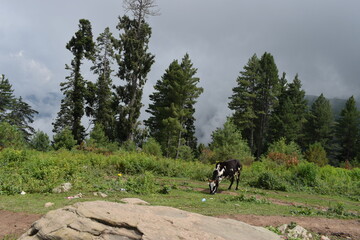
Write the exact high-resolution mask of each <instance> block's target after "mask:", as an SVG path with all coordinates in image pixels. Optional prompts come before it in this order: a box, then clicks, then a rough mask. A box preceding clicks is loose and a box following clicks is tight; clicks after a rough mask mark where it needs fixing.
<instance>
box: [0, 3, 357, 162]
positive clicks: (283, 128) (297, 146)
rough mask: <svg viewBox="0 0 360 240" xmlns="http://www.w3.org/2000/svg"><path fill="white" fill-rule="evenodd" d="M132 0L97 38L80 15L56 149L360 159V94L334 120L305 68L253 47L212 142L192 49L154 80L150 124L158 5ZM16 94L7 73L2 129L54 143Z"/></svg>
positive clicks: (38, 144)
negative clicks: (284, 66) (199, 126)
mask: <svg viewBox="0 0 360 240" xmlns="http://www.w3.org/2000/svg"><path fill="white" fill-rule="evenodd" d="M124 7H125V9H126V10H127V12H131V13H132V16H127V15H124V16H122V17H119V22H118V24H117V27H116V28H117V30H118V31H119V33H118V37H114V34H113V33H111V32H110V29H109V28H105V30H104V32H103V33H101V34H100V35H99V36H98V37H97V38H96V40H94V38H93V34H92V27H91V23H90V21H89V20H86V19H81V20H80V21H79V29H78V31H76V32H75V34H74V36H73V37H72V38H71V39H70V41H69V42H68V43H67V44H66V49H67V50H69V51H70V52H71V53H72V54H73V59H72V61H71V62H70V64H67V65H66V69H67V70H68V71H69V75H68V76H67V77H66V80H65V81H64V82H62V83H61V84H60V87H61V91H62V93H63V96H64V98H63V99H62V101H61V106H60V111H59V112H58V114H57V118H56V119H55V121H54V123H53V132H54V138H53V141H52V143H51V147H52V148H54V149H60V148H68V149H71V148H72V147H74V146H75V145H78V146H81V147H82V148H95V149H96V148H97V149H100V148H105V149H117V148H118V146H122V147H124V148H128V149H136V148H143V149H144V148H146V149H147V151H149V152H152V153H153V154H155V155H164V156H166V157H171V158H183V159H186V160H194V159H199V160H200V161H203V162H215V161H218V160H224V159H225V158H230V157H236V158H240V159H242V160H244V161H252V160H253V159H254V158H255V159H261V157H262V156H264V157H266V158H271V159H273V160H276V161H283V162H294V163H295V162H296V161H295V160H294V159H295V158H296V160H298V159H302V158H304V157H305V158H306V159H307V160H309V161H314V162H316V163H318V164H319V165H323V164H327V163H330V164H332V165H336V166H337V165H339V164H342V163H345V162H347V163H348V164H349V163H351V164H353V165H359V162H360V160H359V159H360V148H359V147H358V146H360V145H359V141H360V134H359V133H360V129H359V126H360V114H359V111H358V110H357V108H356V103H355V99H354V97H350V98H349V99H348V101H347V103H346V106H345V107H344V109H343V110H342V112H341V114H340V117H339V118H338V119H333V114H332V110H331V106H330V103H329V101H328V100H327V99H326V98H325V96H324V95H323V94H321V95H320V96H319V97H318V98H317V99H316V101H315V102H314V103H313V104H312V105H311V106H310V107H308V104H307V101H306V100H305V91H304V90H303V89H302V85H301V81H300V79H299V77H298V75H296V76H295V77H294V79H293V80H292V81H288V79H287V78H286V74H285V73H282V74H279V71H278V68H277V66H276V63H275V60H274V58H273V56H272V55H271V54H270V53H264V54H263V55H262V56H261V57H260V58H259V57H258V56H257V55H253V56H252V57H251V58H250V59H249V61H248V63H247V64H246V65H245V66H244V67H243V69H242V70H241V71H240V73H239V76H238V78H237V79H236V83H237V85H236V87H235V88H233V94H232V96H230V97H229V100H230V101H229V104H228V107H229V109H231V110H232V111H233V114H232V115H231V116H229V117H228V120H227V122H226V123H225V124H224V126H223V127H221V128H218V129H216V130H215V131H214V132H213V133H212V142H211V143H210V144H209V145H208V146H205V145H203V144H200V145H198V143H197V139H196V137H195V120H196V119H195V118H194V113H195V104H196V102H197V99H198V97H199V96H200V95H201V93H202V92H203V89H202V88H201V87H198V86H197V84H198V83H199V81H200V79H199V78H198V77H196V73H197V68H195V67H194V66H193V64H192V62H191V59H190V56H189V55H188V54H185V55H184V57H183V58H182V59H181V61H179V60H174V61H173V62H171V63H170V65H169V67H168V68H167V69H166V71H165V73H164V74H163V76H162V77H161V79H160V80H158V81H157V83H156V84H155V86H154V89H155V91H154V92H153V93H152V94H151V95H150V100H151V103H150V104H149V106H148V108H147V109H146V112H148V113H149V114H150V117H149V118H148V119H147V120H145V121H144V125H145V126H142V124H141V122H140V121H139V116H140V110H141V108H142V107H143V106H142V103H141V100H142V95H143V87H144V85H145V83H146V81H147V74H148V73H149V72H150V70H151V66H152V65H153V63H154V61H155V56H154V55H153V54H152V53H150V52H149V42H150V38H151V27H150V25H149V24H148V23H147V22H146V17H148V16H152V15H156V14H157V13H158V12H157V11H156V10H154V9H155V8H156V5H155V2H154V0H129V1H124ZM84 61H90V63H92V67H91V69H90V70H91V71H92V72H93V73H94V74H95V75H96V78H97V80H96V82H92V81H90V80H87V79H84V77H83V75H82V72H83V71H84V69H83V63H84ZM12 92H13V90H12V89H11V85H10V84H9V82H8V80H6V79H5V77H2V80H1V85H0V94H1V95H0V98H1V99H0V101H1V105H0V120H1V122H2V125H1V127H2V128H4V129H8V130H7V131H8V132H9V131H10V132H11V131H13V130H14V129H13V128H15V130H16V129H20V130H21V131H22V133H23V134H24V135H23V137H25V139H26V141H27V142H28V143H30V144H31V146H33V147H34V148H36V149H38V150H48V149H49V148H50V140H49V137H48V136H47V135H46V134H44V133H43V132H41V131H39V132H37V133H36V134H34V133H35V131H34V129H32V128H31V127H30V123H31V122H32V121H33V116H34V114H36V113H37V112H36V111H35V110H32V109H31V108H30V107H29V105H27V104H26V103H24V102H23V101H22V99H21V98H20V99H15V98H14V97H13V96H12ZM85 116H86V117H88V118H89V119H90V120H91V123H92V126H93V128H92V130H91V131H90V135H89V137H87V129H86V127H85V126H83V124H82V119H83V118H84V117H85ZM5 123H8V124H10V126H8V125H6V124H5ZM4 124H5V125H4ZM9 129H10V130H9ZM3 132H5V130H4V131H3ZM0 134H1V133H0ZM5 135H6V134H5ZM15 135H16V134H15ZM8 136H10V135H9V134H7V135H6V136H2V139H0V141H2V142H1V144H2V146H3V147H6V146H7V145H9V142H11V141H10V140H9V139H8V140H3V139H5V137H8ZM20 138H21V137H20ZM10 145H11V144H10ZM13 145H14V144H13ZM279 159H280V160H279Z"/></svg>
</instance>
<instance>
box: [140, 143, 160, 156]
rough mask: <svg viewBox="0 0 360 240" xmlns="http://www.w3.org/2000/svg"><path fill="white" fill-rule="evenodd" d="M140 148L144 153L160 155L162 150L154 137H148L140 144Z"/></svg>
mask: <svg viewBox="0 0 360 240" xmlns="http://www.w3.org/2000/svg"><path fill="white" fill-rule="evenodd" d="M142 150H143V152H144V153H147V154H150V155H153V156H156V157H161V156H162V150H161V145H160V144H159V143H158V142H157V141H156V140H155V138H149V139H148V140H147V141H146V142H145V143H144V144H143V146H142Z"/></svg>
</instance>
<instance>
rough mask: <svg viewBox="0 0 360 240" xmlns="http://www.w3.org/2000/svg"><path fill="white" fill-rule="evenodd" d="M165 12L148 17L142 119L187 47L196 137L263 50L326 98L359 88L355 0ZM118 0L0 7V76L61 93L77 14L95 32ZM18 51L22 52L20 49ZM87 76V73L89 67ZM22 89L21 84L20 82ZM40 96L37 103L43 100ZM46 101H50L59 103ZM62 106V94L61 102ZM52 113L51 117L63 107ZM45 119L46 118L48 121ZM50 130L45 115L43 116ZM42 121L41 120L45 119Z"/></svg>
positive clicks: (227, 4)
mask: <svg viewBox="0 0 360 240" xmlns="http://www.w3.org/2000/svg"><path fill="white" fill-rule="evenodd" d="M157 3H158V5H159V8H160V11H161V15H160V16H156V17H150V18H149V19H148V20H149V22H150V25H151V27H152V29H153V35H152V38H151V43H150V50H151V52H152V53H153V54H155V56H156V63H155V64H154V65H153V67H152V71H151V72H150V74H149V76H148V82H147V85H146V86H145V89H144V99H143V103H144V105H145V106H144V108H143V114H142V119H145V118H147V115H146V114H145V108H147V106H148V103H149V99H148V95H149V94H151V92H152V91H153V88H152V86H153V85H154V84H155V83H156V81H157V80H158V79H160V78H161V76H162V75H163V73H164V71H165V69H166V68H167V67H168V65H169V64H170V63H171V61H172V60H174V59H181V58H182V57H183V56H184V54H185V53H189V54H190V57H191V60H192V61H193V63H194V67H196V68H198V74H197V75H198V77H200V79H201V82H200V84H199V85H201V86H202V87H203V88H204V93H203V94H202V95H201V97H200V98H199V99H198V103H197V104H196V108H197V109H196V110H197V112H196V115H195V116H196V119H197V122H196V126H197V135H198V136H199V137H200V141H201V142H208V141H209V140H210V135H211V132H212V131H213V130H214V129H215V128H216V127H219V126H221V125H222V123H223V122H224V121H225V118H226V116H227V115H229V114H230V111H229V110H228V108H227V103H228V97H229V96H230V95H231V93H232V88H233V87H234V86H235V84H236V82H235V80H236V77H237V76H238V74H239V71H241V70H242V68H243V66H244V65H245V64H246V63H247V61H248V59H249V58H250V57H251V56H252V55H253V54H254V53H256V54H257V55H258V56H261V55H262V54H263V53H264V52H265V51H267V52H270V53H272V54H273V55H274V57H275V61H276V63H277V65H278V69H279V71H280V73H281V72H283V71H284V72H286V73H287V78H288V80H289V81H291V80H292V79H293V78H294V76H295V74H296V73H298V74H299V77H300V79H301V81H302V83H303V87H304V89H305V91H306V92H307V93H308V94H312V95H319V94H320V93H324V94H325V96H327V97H344V98H348V97H349V96H351V95H355V96H357V95H358V91H359V88H360V81H359V79H358V78H359V76H360V68H359V67H358V66H357V65H358V59H359V58H360V48H359V47H358V46H359V42H360V26H359V25H360V15H359V14H358V13H357V11H358V9H360V2H359V1H356V0H349V1H346V2H341V1H337V0H319V1H313V0H303V1H288V0H273V1H260V0H245V1H238V0H228V1H218V0H196V1H194V0H171V1H169V0H158V1H157ZM123 13H124V12H123V10H122V1H121V0H107V1H96V0H77V1H70V0H65V1H43V0H32V1H13V0H3V1H2V3H1V7H0V38H1V40H2V41H1V45H0V73H4V74H6V76H7V77H8V78H9V79H10V81H12V80H13V81H15V82H12V83H13V85H14V88H15V90H16V92H17V93H18V94H19V95H20V94H21V95H23V96H27V95H36V96H37V97H38V99H46V98H47V97H49V96H48V93H49V92H56V93H57V94H59V92H60V90H59V83H60V82H62V81H64V79H65V76H67V74H68V73H67V72H66V71H65V70H64V65H65V64H66V63H69V62H70V61H71V58H72V55H71V53H70V52H69V51H67V50H66V49H65V44H66V42H68V41H69V39H70V38H71V37H72V36H73V34H74V33H75V31H76V30H77V24H78V20H79V19H80V18H87V19H89V20H90V21H91V22H92V25H93V30H94V35H95V36H97V35H98V34H99V33H100V32H102V31H103V29H104V28H105V27H107V26H109V27H110V29H111V30H112V32H113V34H114V35H115V36H118V32H117V30H116V29H115V26H116V24H117V22H118V16H119V15H123ZM20 53H22V54H23V55H22V57H20V56H17V54H20ZM85 75H86V76H89V78H91V74H90V73H89V72H87V73H85ZM24 86H27V87H26V88H25V87H24ZM40 102H41V100H40ZM52 104H56V103H55V102H54V103H52ZM57 104H59V100H58V102H57ZM44 106H45V105H39V108H40V111H41V112H42V114H45V113H43V111H49V112H51V113H49V114H50V115H51V116H52V117H54V115H55V114H56V112H57V111H58V110H59V107H52V109H48V108H46V107H44ZM47 120H48V121H51V119H50V118H49V119H47ZM46 124H47V125H49V126H50V127H48V128H49V129H50V128H51V124H50V122H47V123H46ZM46 124H45V121H42V122H41V124H39V126H40V127H41V126H43V125H46Z"/></svg>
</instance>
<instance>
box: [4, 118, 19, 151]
mask: <svg viewBox="0 0 360 240" xmlns="http://www.w3.org/2000/svg"><path fill="white" fill-rule="evenodd" d="M24 147H25V141H24V136H23V134H22V133H21V132H20V131H19V130H18V129H17V128H16V127H14V126H12V125H10V124H9V123H7V122H0V149H1V148H17V149H21V148H24Z"/></svg>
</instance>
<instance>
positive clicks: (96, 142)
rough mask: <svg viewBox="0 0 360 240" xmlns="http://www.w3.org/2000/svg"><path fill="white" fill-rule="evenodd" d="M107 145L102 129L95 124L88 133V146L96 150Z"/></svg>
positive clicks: (107, 141) (107, 140) (101, 126)
mask: <svg viewBox="0 0 360 240" xmlns="http://www.w3.org/2000/svg"><path fill="white" fill-rule="evenodd" d="M108 144H109V139H108V138H107V137H106V135H105V131H104V127H103V125H101V124H95V126H94V128H93V129H92V131H91V132H90V139H89V146H94V147H97V148H103V147H106V146H107V145H108Z"/></svg>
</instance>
